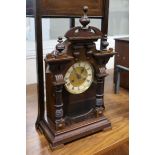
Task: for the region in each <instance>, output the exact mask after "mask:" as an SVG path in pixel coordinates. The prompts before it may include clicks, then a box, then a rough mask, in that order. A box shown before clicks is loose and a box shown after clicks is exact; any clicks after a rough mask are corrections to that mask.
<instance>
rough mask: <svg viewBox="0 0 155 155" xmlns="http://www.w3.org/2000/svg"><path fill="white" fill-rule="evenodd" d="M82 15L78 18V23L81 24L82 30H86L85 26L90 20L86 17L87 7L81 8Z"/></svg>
mask: <svg viewBox="0 0 155 155" xmlns="http://www.w3.org/2000/svg"><path fill="white" fill-rule="evenodd" d="M83 12H84V15H83V16H82V17H81V18H80V20H79V21H80V23H81V24H82V26H83V27H82V28H87V25H88V24H89V23H90V19H89V18H88V16H87V12H88V6H84V7H83Z"/></svg>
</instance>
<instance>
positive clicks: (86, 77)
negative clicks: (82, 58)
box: [64, 62, 93, 94]
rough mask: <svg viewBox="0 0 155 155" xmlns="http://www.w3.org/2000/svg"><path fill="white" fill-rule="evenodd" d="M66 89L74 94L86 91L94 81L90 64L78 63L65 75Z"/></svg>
mask: <svg viewBox="0 0 155 155" xmlns="http://www.w3.org/2000/svg"><path fill="white" fill-rule="evenodd" d="M64 80H65V82H66V84H65V87H66V89H67V90H68V91H69V92H70V93H72V94H80V93H83V92H84V91H86V90H87V89H88V88H89V87H90V85H91V83H92V81H93V68H92V66H91V65H90V64H89V63H88V62H77V63H75V64H74V65H72V66H71V67H70V68H69V69H68V71H67V72H66V74H65V77H64Z"/></svg>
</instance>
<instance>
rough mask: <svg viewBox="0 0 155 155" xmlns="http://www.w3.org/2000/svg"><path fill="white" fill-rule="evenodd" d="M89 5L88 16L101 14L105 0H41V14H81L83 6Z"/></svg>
mask: <svg viewBox="0 0 155 155" xmlns="http://www.w3.org/2000/svg"><path fill="white" fill-rule="evenodd" d="M85 5H86V6H88V7H89V12H88V16H102V15H103V13H102V12H103V9H102V7H103V8H104V6H105V0H75V1H73V0H41V5H40V6H41V13H42V15H66V16H67V15H72V16H81V15H82V14H83V12H82V8H83V6H85Z"/></svg>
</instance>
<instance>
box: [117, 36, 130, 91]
mask: <svg viewBox="0 0 155 155" xmlns="http://www.w3.org/2000/svg"><path fill="white" fill-rule="evenodd" d="M115 51H116V52H117V54H116V56H115V66H116V65H121V66H124V67H127V68H129V38H128V37H125V38H116V39H115ZM115 74H116V73H115ZM115 74H114V82H115ZM120 86H121V87H123V88H126V89H129V72H121V74H120Z"/></svg>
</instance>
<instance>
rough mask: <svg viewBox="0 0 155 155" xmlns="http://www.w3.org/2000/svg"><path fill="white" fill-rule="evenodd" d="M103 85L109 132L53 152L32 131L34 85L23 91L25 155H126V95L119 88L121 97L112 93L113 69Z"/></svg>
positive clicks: (35, 88)
mask: <svg viewBox="0 0 155 155" xmlns="http://www.w3.org/2000/svg"><path fill="white" fill-rule="evenodd" d="M107 72H108V73H109V76H107V77H106V83H105V105H106V109H105V112H104V115H105V116H106V117H108V118H109V120H110V122H111V123H112V130H109V131H107V132H98V133H96V134H93V135H90V136H88V137H85V138H82V139H79V140H76V141H73V142H71V143H68V144H65V145H64V146H63V147H61V148H59V149H57V150H54V151H52V150H51V149H50V148H49V144H48V141H47V140H46V138H45V137H44V135H43V134H40V133H37V132H36V130H35V126H34V124H35V120H36V117H37V85H36V84H34V85H29V86H27V90H26V106H27V108H26V109H27V110H26V122H27V123H26V139H27V140H26V144H27V145H26V152H27V155H32V154H36V155H51V154H52V155H61V154H62V155H91V154H92V155H93V154H95V155H128V154H129V150H128V149H129V147H128V136H129V133H128V126H129V124H128V110H129V107H128V92H127V91H126V90H124V89H122V88H121V89H120V94H118V95H116V94H114V93H113V83H112V80H113V70H108V71H107Z"/></svg>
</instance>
